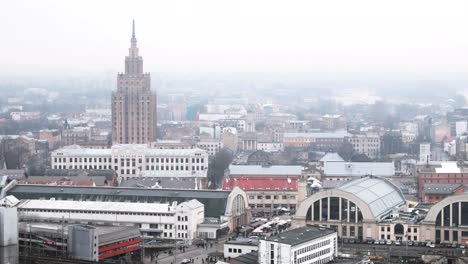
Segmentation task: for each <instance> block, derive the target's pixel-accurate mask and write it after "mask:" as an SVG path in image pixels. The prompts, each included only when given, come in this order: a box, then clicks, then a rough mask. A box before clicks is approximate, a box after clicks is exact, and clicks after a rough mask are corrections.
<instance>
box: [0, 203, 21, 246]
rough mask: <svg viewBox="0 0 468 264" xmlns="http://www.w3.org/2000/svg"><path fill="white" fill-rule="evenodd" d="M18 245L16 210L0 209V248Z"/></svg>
mask: <svg viewBox="0 0 468 264" xmlns="http://www.w3.org/2000/svg"><path fill="white" fill-rule="evenodd" d="M17 244H18V213H17V211H16V208H7V207H0V246H10V245H17Z"/></svg>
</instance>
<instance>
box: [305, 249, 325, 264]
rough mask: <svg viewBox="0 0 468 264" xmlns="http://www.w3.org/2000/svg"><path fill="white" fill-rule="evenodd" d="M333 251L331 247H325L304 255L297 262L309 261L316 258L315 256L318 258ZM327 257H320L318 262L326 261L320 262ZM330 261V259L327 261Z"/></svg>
mask: <svg viewBox="0 0 468 264" xmlns="http://www.w3.org/2000/svg"><path fill="white" fill-rule="evenodd" d="M330 252H331V249H330V248H326V249H323V250H320V251H317V252H314V253H311V254H309V255H307V256H304V257H300V258H298V259H297V263H303V262H307V261H309V260H311V259H315V258H318V257H320V256H323V255H325V254H328V253H330ZM323 260H325V259H320V260H317V261H316V262H317V263H326V262H320V261H323ZM327 262H328V261H327ZM313 263H315V262H313Z"/></svg>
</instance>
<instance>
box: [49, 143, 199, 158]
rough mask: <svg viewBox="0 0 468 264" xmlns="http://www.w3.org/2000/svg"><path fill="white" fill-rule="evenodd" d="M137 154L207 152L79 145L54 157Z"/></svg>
mask: <svg viewBox="0 0 468 264" xmlns="http://www.w3.org/2000/svg"><path fill="white" fill-rule="evenodd" d="M122 152H129V153H132V154H133V153H136V152H142V153H144V154H145V155H149V156H191V155H195V153H206V151H205V150H203V149H200V148H190V149H161V148H157V147H155V148H152V147H148V146H147V145H144V144H119V145H113V146H112V147H111V148H108V149H92V148H85V147H81V146H78V145H70V146H66V147H63V148H60V149H57V150H55V151H53V152H52V153H53V155H54V156H55V155H57V153H61V154H62V155H76V156H88V155H91V156H111V155H113V154H115V153H122Z"/></svg>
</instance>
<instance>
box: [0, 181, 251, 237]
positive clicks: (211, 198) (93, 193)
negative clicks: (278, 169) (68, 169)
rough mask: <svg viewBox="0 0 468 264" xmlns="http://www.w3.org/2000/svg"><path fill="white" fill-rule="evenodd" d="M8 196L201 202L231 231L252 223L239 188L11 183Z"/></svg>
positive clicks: (131, 201) (106, 200) (146, 201)
mask: <svg viewBox="0 0 468 264" xmlns="http://www.w3.org/2000/svg"><path fill="white" fill-rule="evenodd" d="M5 192H6V195H13V196H15V197H16V198H18V199H20V200H51V199H55V200H72V201H96V202H125V203H128V204H130V205H131V204H135V203H148V204H151V203H157V204H170V205H172V204H173V203H174V202H176V203H177V204H181V203H183V202H186V201H190V200H193V199H195V200H197V201H199V202H200V203H202V204H203V205H204V208H205V211H204V212H205V217H215V218H218V219H220V221H221V222H227V223H228V226H229V228H230V230H234V228H235V227H237V226H241V225H246V224H247V223H249V213H250V211H249V208H248V198H247V195H246V194H245V192H244V191H242V190H241V189H240V188H235V189H233V190H231V191H215V190H187V189H151V188H120V187H73V186H49V185H47V186H44V185H16V184H15V182H11V183H10V184H9V185H8V186H7V187H5Z"/></svg>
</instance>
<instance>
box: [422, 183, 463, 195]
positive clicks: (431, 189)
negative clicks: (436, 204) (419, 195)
mask: <svg viewBox="0 0 468 264" xmlns="http://www.w3.org/2000/svg"><path fill="white" fill-rule="evenodd" d="M461 186H463V184H461V183H453V184H439V183H432V184H431V183H429V184H428V183H426V184H425V185H424V193H425V194H452V193H453V191H455V190H456V189H457V188H459V187H461Z"/></svg>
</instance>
